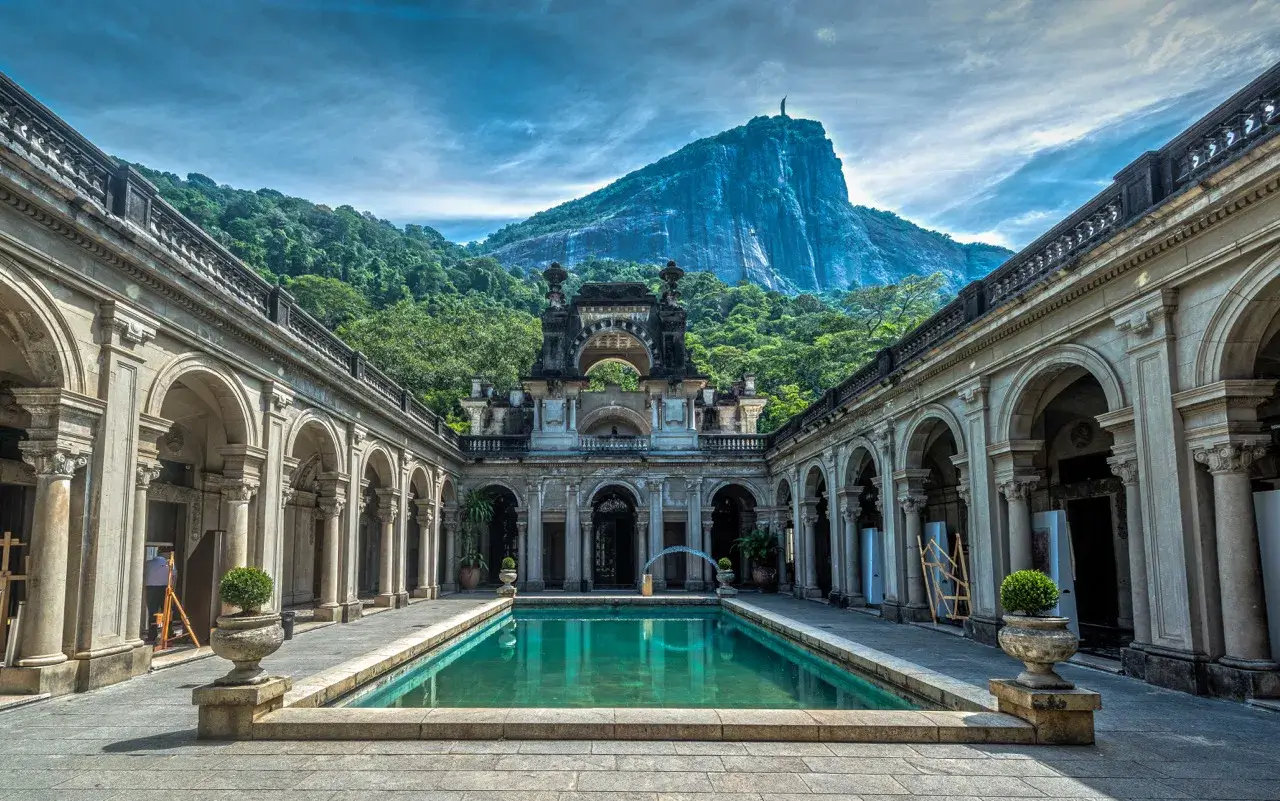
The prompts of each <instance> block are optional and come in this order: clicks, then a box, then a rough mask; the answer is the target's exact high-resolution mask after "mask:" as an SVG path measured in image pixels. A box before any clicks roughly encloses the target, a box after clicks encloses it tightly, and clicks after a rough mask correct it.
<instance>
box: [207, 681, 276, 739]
mask: <svg viewBox="0 0 1280 801" xmlns="http://www.w3.org/2000/svg"><path fill="white" fill-rule="evenodd" d="M292 688H293V680H292V679H290V678H288V677H287V676H275V677H272V678H270V679H268V680H267V681H265V682H263V683H262V684H253V685H250V686H247V687H222V686H219V685H216V684H206V685H204V686H202V687H197V688H195V689H194V690H192V691H191V703H193V704H195V705H196V706H198V707H199V708H200V716H199V723H198V724H197V726H196V738H197V739H200V740H249V739H252V737H253V722H254V721H255V720H257V719H258V718H260V717H262V716H263V715H265V714H267V713H268V712H274V711H275V710H277V709H279V708H281V707H282V706H284V694H285V693H287V692H288V691H289V690H290V689H292Z"/></svg>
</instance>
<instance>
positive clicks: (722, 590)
mask: <svg viewBox="0 0 1280 801" xmlns="http://www.w3.org/2000/svg"><path fill="white" fill-rule="evenodd" d="M734 578H735V576H734V572H733V571H732V570H717V571H716V581H717V582H719V584H720V586H719V587H716V595H718V596H720V597H721V598H732V597H733V596H735V595H737V594H738V591H737V590H735V589H734V588H733V587H732V586H730V585H732V584H733V579H734Z"/></svg>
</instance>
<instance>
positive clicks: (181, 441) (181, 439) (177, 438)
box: [160, 425, 187, 456]
mask: <svg viewBox="0 0 1280 801" xmlns="http://www.w3.org/2000/svg"><path fill="white" fill-rule="evenodd" d="M160 442H161V443H162V444H163V445H164V447H165V450H167V451H169V453H171V454H173V455H174V456H177V455H178V454H180V453H182V449H183V448H185V447H186V446H187V438H186V436H185V435H184V434H183V433H182V429H181V428H180V427H178V426H177V425H174V427H173V428H171V429H169V430H168V431H167V432H165V435H164V436H163V437H161V438H160Z"/></svg>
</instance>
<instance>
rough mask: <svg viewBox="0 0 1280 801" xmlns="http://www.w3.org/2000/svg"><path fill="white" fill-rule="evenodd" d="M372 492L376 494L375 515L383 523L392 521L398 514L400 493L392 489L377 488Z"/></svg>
mask: <svg viewBox="0 0 1280 801" xmlns="http://www.w3.org/2000/svg"><path fill="white" fill-rule="evenodd" d="M374 493H375V494H376V495H377V496H378V511H377V512H376V513H375V516H376V517H377V518H378V520H380V521H382V522H383V523H394V522H395V521H396V518H397V517H399V516H400V493H399V492H398V491H396V490H394V489H379V490H374Z"/></svg>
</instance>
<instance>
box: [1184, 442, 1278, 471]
mask: <svg viewBox="0 0 1280 801" xmlns="http://www.w3.org/2000/svg"><path fill="white" fill-rule="evenodd" d="M1266 453H1267V446H1266V445H1263V444H1261V443H1255V442H1226V443H1223V444H1221V445H1214V446H1213V447H1210V448H1198V449H1196V451H1195V453H1194V456H1195V460H1196V461H1197V462H1199V463H1200V464H1203V465H1208V466H1209V472H1210V473H1248V472H1249V468H1250V467H1252V466H1253V463H1254V462H1255V461H1257V460H1258V459H1261V458H1262V457H1263V456H1265V455H1266Z"/></svg>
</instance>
